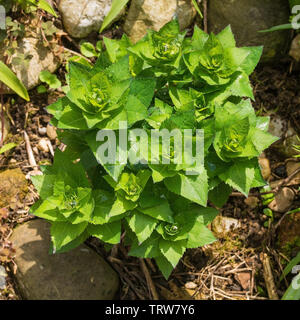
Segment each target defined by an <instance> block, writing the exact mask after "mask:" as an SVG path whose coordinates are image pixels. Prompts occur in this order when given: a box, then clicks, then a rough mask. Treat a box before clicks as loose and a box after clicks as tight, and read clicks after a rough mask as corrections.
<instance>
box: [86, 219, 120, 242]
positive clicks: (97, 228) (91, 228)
mask: <svg viewBox="0 0 300 320" xmlns="http://www.w3.org/2000/svg"><path fill="white" fill-rule="evenodd" d="M87 231H88V233H89V234H90V235H91V236H94V237H97V238H99V239H100V240H102V241H104V242H107V243H111V244H117V243H120V238H121V222H120V221H115V222H112V223H106V224H103V225H93V224H89V225H88V228H87Z"/></svg>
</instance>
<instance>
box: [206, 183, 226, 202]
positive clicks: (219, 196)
mask: <svg viewBox="0 0 300 320" xmlns="http://www.w3.org/2000/svg"><path fill="white" fill-rule="evenodd" d="M231 192H232V188H231V187H230V186H228V185H227V184H226V183H224V182H222V183H220V184H219V185H218V186H216V187H215V188H214V189H213V190H210V191H209V193H208V199H209V200H210V201H211V202H212V203H213V204H214V205H216V206H218V207H219V208H222V207H223V206H224V204H225V203H226V202H227V200H228V198H229V195H230V194H231Z"/></svg>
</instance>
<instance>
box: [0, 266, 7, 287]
mask: <svg viewBox="0 0 300 320" xmlns="http://www.w3.org/2000/svg"><path fill="white" fill-rule="evenodd" d="M6 277H7V273H6V271H5V268H4V267H3V266H0V289H1V290H4V289H5V288H6Z"/></svg>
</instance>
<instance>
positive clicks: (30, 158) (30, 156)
mask: <svg viewBox="0 0 300 320" xmlns="http://www.w3.org/2000/svg"><path fill="white" fill-rule="evenodd" d="M24 140H25V144H26V151H27V155H28V161H29V164H30V165H31V166H32V167H33V168H34V170H38V166H37V164H36V161H35V158H34V155H33V152H32V149H31V145H30V140H29V137H28V134H27V132H26V131H25V130H24Z"/></svg>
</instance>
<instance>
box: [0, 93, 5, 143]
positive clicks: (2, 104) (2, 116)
mask: <svg viewBox="0 0 300 320" xmlns="http://www.w3.org/2000/svg"><path fill="white" fill-rule="evenodd" d="M0 95H1V140H0V147H2V145H3V141H4V125H5V124H4V102H3V94H0Z"/></svg>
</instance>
